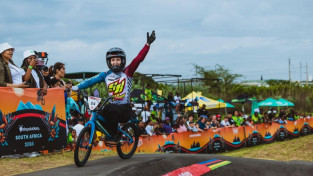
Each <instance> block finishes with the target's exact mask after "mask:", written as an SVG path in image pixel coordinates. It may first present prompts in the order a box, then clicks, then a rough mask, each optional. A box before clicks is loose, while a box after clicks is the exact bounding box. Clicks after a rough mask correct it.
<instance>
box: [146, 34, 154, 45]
mask: <svg viewBox="0 0 313 176" xmlns="http://www.w3.org/2000/svg"><path fill="white" fill-rule="evenodd" d="M154 40H155V31H154V30H153V31H152V33H151V35H150V36H149V32H147V44H148V45H151V43H153V42H154Z"/></svg>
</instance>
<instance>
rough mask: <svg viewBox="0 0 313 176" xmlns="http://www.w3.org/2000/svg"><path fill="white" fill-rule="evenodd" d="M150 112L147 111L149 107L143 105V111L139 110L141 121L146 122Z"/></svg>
mask: <svg viewBox="0 0 313 176" xmlns="http://www.w3.org/2000/svg"><path fill="white" fill-rule="evenodd" d="M150 116H151V113H150V111H149V108H148V107H147V106H146V107H144V109H143V111H142V112H141V118H142V121H143V122H147V121H148V119H150Z"/></svg>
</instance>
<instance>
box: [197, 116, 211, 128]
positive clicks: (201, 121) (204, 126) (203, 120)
mask: <svg viewBox="0 0 313 176" xmlns="http://www.w3.org/2000/svg"><path fill="white" fill-rule="evenodd" d="M197 124H198V125H199V128H200V129H201V130H208V129H209V128H207V127H206V125H205V124H206V118H205V117H203V116H202V117H200V120H199V121H198V122H197Z"/></svg>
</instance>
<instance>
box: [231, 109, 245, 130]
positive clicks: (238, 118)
mask: <svg viewBox="0 0 313 176" xmlns="http://www.w3.org/2000/svg"><path fill="white" fill-rule="evenodd" d="M232 118H233V120H234V122H235V125H236V126H241V124H242V123H243V121H244V120H243V118H242V117H241V116H239V113H238V111H237V110H236V111H234V116H233V117H232Z"/></svg>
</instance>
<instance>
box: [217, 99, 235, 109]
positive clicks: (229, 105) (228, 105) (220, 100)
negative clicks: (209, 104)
mask: <svg viewBox="0 0 313 176" xmlns="http://www.w3.org/2000/svg"><path fill="white" fill-rule="evenodd" d="M217 101H219V102H222V103H225V101H224V100H222V99H218V100H217ZM234 107H235V106H234V105H232V104H229V103H226V108H234Z"/></svg>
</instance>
